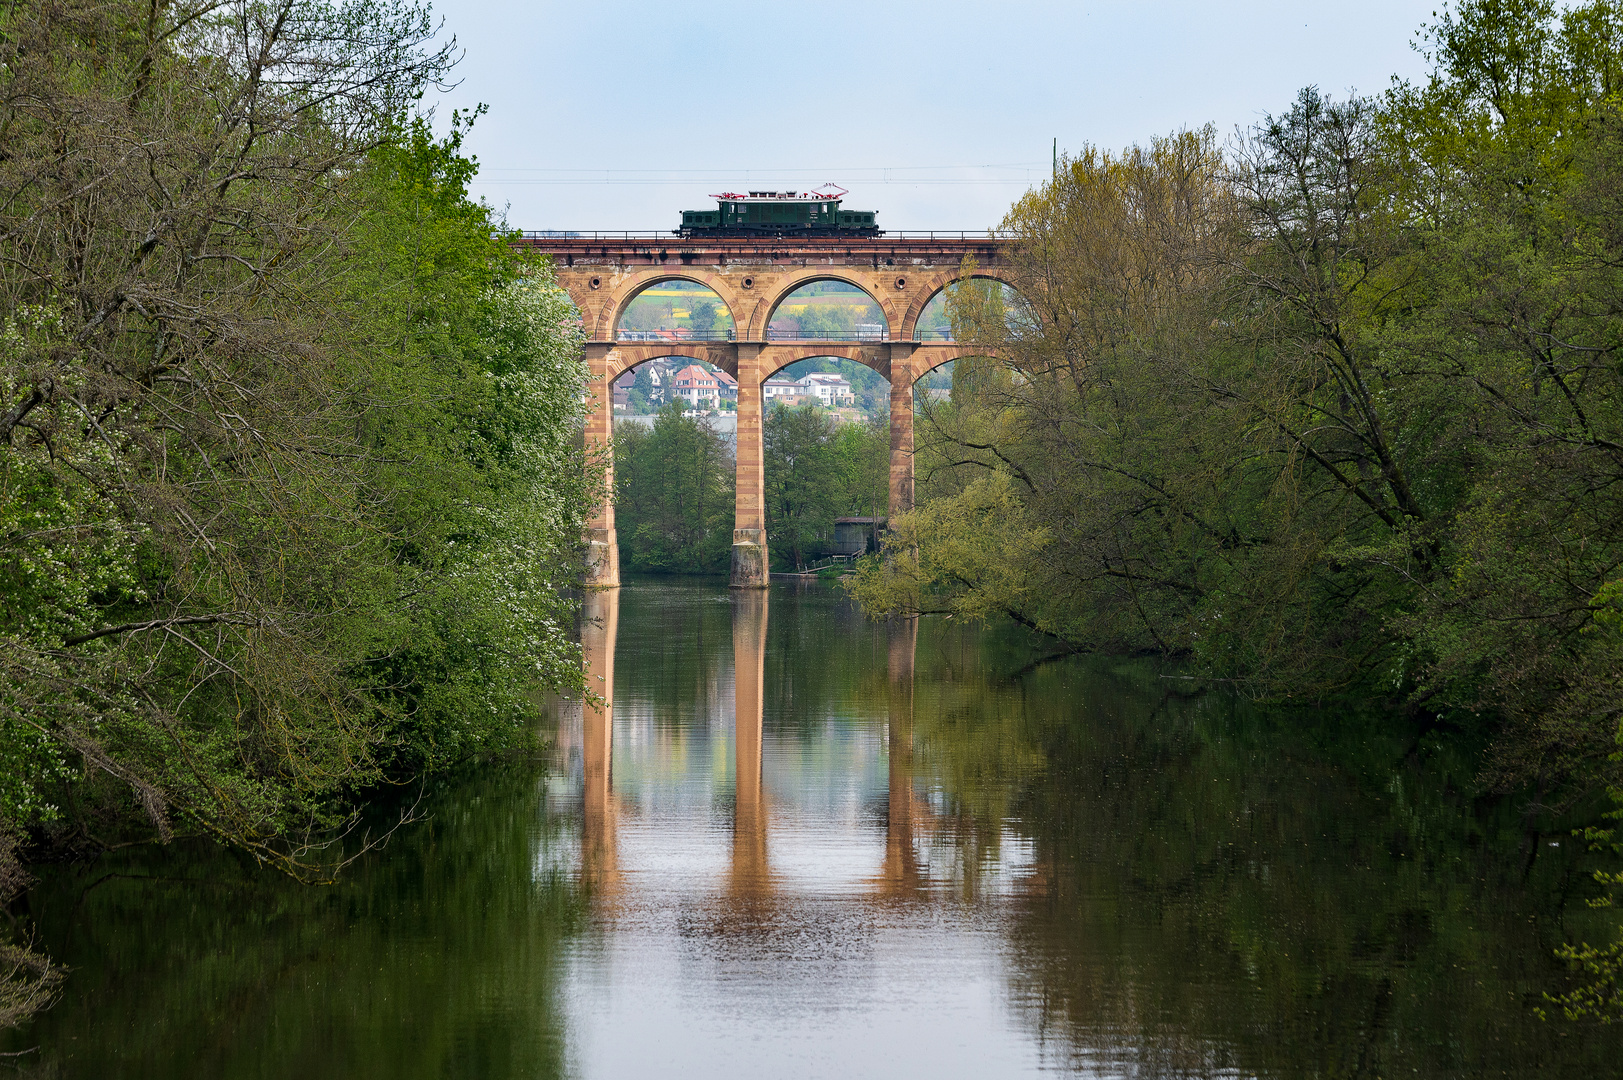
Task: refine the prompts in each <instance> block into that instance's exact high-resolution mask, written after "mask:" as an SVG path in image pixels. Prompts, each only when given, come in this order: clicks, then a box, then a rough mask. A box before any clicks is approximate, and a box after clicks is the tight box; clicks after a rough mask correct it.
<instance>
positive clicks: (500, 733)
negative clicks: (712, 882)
mask: <svg viewBox="0 0 1623 1080" xmlns="http://www.w3.org/2000/svg"><path fill="white" fill-rule="evenodd" d="M452 59H453V51H452V48H451V46H450V45H446V44H441V43H439V42H437V41H436V39H435V36H434V26H433V23H432V22H431V20H430V18H429V15H428V12H427V9H426V8H422V7H418V6H414V5H412V4H410V3H397V2H394V0H341V2H339V3H336V4H326V3H292V2H288V3H270V4H247V5H220V4H215V3H210V2H207V0H200V2H195V3H193V2H183V3H174V4H151V5H149V4H137V3H130V2H125V0H106V2H79V0H68V2H64V3H49V4H44V3H40V4H36V3H23V4H15V5H10V6H8V7H7V8H6V10H5V12H4V13H3V14H0V131H3V135H0V139H3V143H4V153H3V154H0V188H3V189H4V192H5V196H4V200H3V205H0V249H3V256H4V257H3V258H0V320H3V321H0V381H3V392H4V395H5V396H4V401H3V402H0V537H3V540H0V665H3V673H0V884H3V885H4V887H5V890H6V895H7V897H8V898H9V897H10V896H11V895H13V894H14V893H15V892H16V891H17V890H18V889H19V887H20V886H22V884H23V883H24V880H25V879H24V875H23V872H22V870H21V869H20V868H19V866H18V863H17V861H16V852H17V850H18V845H19V844H22V843H25V842H26V843H31V844H32V846H33V848H34V850H35V851H36V852H37V853H39V854H54V855H60V854H93V853H95V852H98V851H105V850H108V849H111V848H116V847H119V846H121V845H125V844H129V843H133V842H141V841H147V840H153V839H162V840H167V839H169V838H170V837H171V836H176V835H182V834H204V835H208V836H212V837H215V838H217V839H218V840H219V841H221V842H223V843H226V844H229V845H233V846H235V847H237V848H239V849H241V850H243V851H246V852H248V853H251V854H252V855H253V857H255V858H256V859H258V860H259V861H261V862H263V863H268V864H271V865H274V866H276V867H279V868H280V869H282V870H284V871H287V872H288V873H291V874H293V875H295V876H298V877H302V878H307V879H314V880H322V879H326V878H328V877H330V876H331V875H332V874H333V873H334V872H335V870H336V869H337V866H336V862H337V861H338V860H339V859H340V858H341V857H342V855H341V854H340V853H341V852H343V853H347V854H348V855H353V854H354V853H355V850H356V848H357V846H359V845H360V844H361V843H362V838H361V837H359V836H356V835H349V836H347V837H345V838H344V839H343V840H342V841H338V840H337V839H336V838H338V837H340V836H342V835H343V834H344V831H345V825H346V823H347V822H348V821H350V820H351V814H352V813H353V812H354V811H355V809H356V808H357V807H358V806H359V805H361V803H362V802H363V800H364V797H365V793H366V792H368V791H371V790H376V789H378V788H379V787H380V786H394V785H401V784H410V783H413V782H415V781H417V780H418V779H420V778H421V777H423V776H424V775H426V774H428V773H431V772H435V771H438V770H443V769H446V768H449V767H451V766H453V765H455V764H456V763H458V762H461V761H465V760H468V759H470V758H471V757H474V756H476V755H480V754H485V753H489V752H494V751H497V750H500V749H502V748H503V747H505V746H507V745H509V744H510V743H511V742H512V741H513V740H514V739H515V736H516V735H517V734H518V733H520V732H521V731H522V732H525V733H526V734H527V727H526V725H527V724H528V722H529V721H530V719H531V717H532V716H533V711H534V709H533V695H534V693H535V691H536V690H537V688H538V687H560V686H569V685H574V684H575V683H576V682H577V681H578V679H579V662H578V658H577V650H576V647H575V646H574V645H573V644H572V643H571V640H570V636H569V631H570V629H571V626H572V609H571V607H570V605H569V603H568V602H567V601H566V599H565V595H566V594H565V593H564V592H563V586H565V585H567V584H568V583H569V582H571V581H573V580H575V579H576V576H577V570H576V567H577V566H578V563H579V553H578V537H579V536H580V532H581V527H582V515H583V512H584V511H585V509H586V508H587V505H588V502H589V499H590V495H591V492H590V490H589V488H588V485H587V483H586V481H585V479H584V478H585V477H586V475H587V471H586V468H585V463H584V461H583V460H582V452H581V450H580V449H579V439H578V429H579V417H578V412H579V409H580V400H581V392H582V389H583V385H584V379H585V371H584V367H583V364H582V363H581V360H580V339H579V331H578V328H577V327H576V326H575V325H574V323H573V322H572V321H571V320H572V318H573V309H572V307H571V306H570V305H569V303H568V301H567V298H566V297H565V296H564V295H563V294H562V293H561V291H559V290H557V289H554V288H551V287H550V286H549V279H548V270H547V267H546V266H545V265H542V264H535V263H527V262H525V261H523V260H521V259H520V258H518V257H517V256H515V255H514V254H512V253H511V252H510V251H509V250H508V247H507V245H506V244H505V243H504V242H503V241H502V239H501V238H500V235H499V228H498V226H499V224H500V223H499V222H497V221H494V220H493V219H492V217H491V214H490V211H489V209H488V208H486V207H485V206H482V205H479V204H475V203H473V202H471V201H470V200H469V198H468V197H467V194H466V190H465V185H466V182H467V180H468V179H469V178H470V177H471V176H472V174H473V169H474V165H473V163H472V162H471V161H469V160H467V159H465V158H464V157H462V156H461V154H460V153H459V147H460V144H461V139H462V136H463V133H464V132H465V131H466V130H467V126H468V124H470V123H471V122H472V120H473V117H469V116H459V117H456V118H454V120H453V123H452V125H451V133H450V135H449V137H447V138H445V139H436V138H435V137H434V136H433V134H432V133H431V130H430V127H429V124H428V122H427V120H426V119H425V118H424V117H422V116H421V115H419V114H417V113H414V112H413V108H414V103H415V102H416V101H417V100H418V99H419V97H420V95H421V94H422V92H423V91H424V90H425V89H427V88H429V87H431V86H432V85H434V84H435V83H437V82H438V81H440V80H441V79H443V78H444V77H445V75H446V73H447V71H448V69H449V67H450V65H451V62H452ZM16 929H17V935H16V937H15V939H14V941H13V942H12V943H10V944H8V945H6V947H5V954H4V957H3V962H4V968H5V969H6V970H9V972H10V978H9V980H8V981H7V982H6V983H5V985H4V987H3V989H0V993H3V994H4V999H3V1000H0V1021H15V1020H16V1019H17V1018H18V1017H20V1016H22V1015H25V1014H27V1013H28V1012H29V1011H31V1010H33V1009H35V1008H37V1007H38V1006H39V1005H40V1004H41V1003H43V1002H44V1001H46V1000H48V999H49V997H50V994H51V991H52V987H53V985H54V984H55V982H56V980H57V975H58V973H57V972H56V971H55V970H54V968H53V967H52V965H51V962H50V961H49V960H48V959H47V958H46V957H44V956H41V955H39V954H38V953H36V952H34V951H31V950H30V949H29V948H28V944H29V937H28V931H27V926H26V923H24V924H21V925H18V926H17V927H16Z"/></svg>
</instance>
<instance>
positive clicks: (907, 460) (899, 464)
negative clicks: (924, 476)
mask: <svg viewBox="0 0 1623 1080" xmlns="http://www.w3.org/2000/svg"><path fill="white" fill-rule="evenodd" d="M913 381H914V375H913V345H912V343H910V342H900V341H898V342H892V343H891V346H890V517H891V519H894V518H895V517H896V515H897V514H904V513H906V512H907V511H909V510H911V509H913Z"/></svg>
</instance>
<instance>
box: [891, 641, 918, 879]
mask: <svg viewBox="0 0 1623 1080" xmlns="http://www.w3.org/2000/svg"><path fill="white" fill-rule="evenodd" d="M887 626H888V628H889V632H890V633H889V637H890V641H889V657H888V663H887V665H886V666H887V668H888V671H887V674H888V675H889V684H890V685H889V690H888V695H887V701H888V704H889V711H890V720H889V726H888V732H887V734H888V736H889V737H888V739H887V740H886V741H887V743H888V751H887V756H888V758H889V781H890V790H889V794H888V796H887V800H886V801H887V810H888V813H887V814H886V822H885V863H884V866H883V868H882V869H881V871H880V889H881V891H883V892H886V893H890V894H893V895H909V894H913V893H916V892H919V891H920V890H921V889H922V888H923V885H924V880H923V875H922V873H921V872H920V869H919V864H918V855H917V852H916V850H915V848H914V826H915V824H917V819H918V806H917V802H916V800H915V798H914V795H913V660H914V657H915V655H916V654H917V651H918V642H919V620H918V619H917V617H915V618H911V619H893V620H891V622H889V623H888V624H887Z"/></svg>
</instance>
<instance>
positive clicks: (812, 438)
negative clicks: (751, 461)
mask: <svg viewBox="0 0 1623 1080" xmlns="http://www.w3.org/2000/svg"><path fill="white" fill-rule="evenodd" d="M834 430H835V425H834V420H833V418H832V417H830V416H829V414H828V413H827V412H825V411H824V410H822V409H819V408H816V407H815V406H812V405H802V406H799V407H798V408H793V409H790V408H786V407H784V406H782V405H777V406H775V407H773V409H772V410H771V411H770V412H768V413H767V414H766V420H765V422H764V423H763V424H762V454H763V456H764V458H765V465H766V525H767V535H768V537H770V539H771V544H772V547H771V550H772V552H773V553H774V556H775V557H776V558H779V559H780V560H785V561H786V562H787V565H790V566H793V567H795V568H797V569H799V568H803V567H804V566H805V565H806V559H807V556H808V555H810V554H811V553H812V552H814V551H815V550H816V549H817V547H818V546H819V545H820V544H821V543H822V542H823V541H825V540H826V539H827V538H828V537H829V536H830V535H831V534H832V531H833V526H834V518H835V516H836V515H835V510H834V504H835V497H836V495H837V493H838V491H839V476H838V464H837V461H836V458H835V455H834Z"/></svg>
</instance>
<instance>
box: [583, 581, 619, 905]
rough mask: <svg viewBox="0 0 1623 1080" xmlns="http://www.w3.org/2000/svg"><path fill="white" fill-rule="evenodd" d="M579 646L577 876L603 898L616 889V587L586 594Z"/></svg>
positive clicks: (617, 596)
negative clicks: (581, 784) (581, 775)
mask: <svg viewBox="0 0 1623 1080" xmlns="http://www.w3.org/2000/svg"><path fill="white" fill-rule="evenodd" d="M581 616H582V617H581V632H580V644H581V652H582V653H583V654H584V667H585V674H586V692H587V694H588V695H595V696H596V697H597V698H601V699H602V700H601V702H599V701H596V700H594V698H593V697H592V696H588V697H587V698H585V699H584V700H583V701H582V702H581V739H582V758H583V761H584V766H585V768H584V772H585V791H584V796H583V800H582V819H583V822H582V836H581V877H582V879H583V880H585V881H587V882H589V883H590V884H591V885H592V886H593V888H594V889H595V890H597V891H599V892H600V893H601V894H602V895H604V896H612V895H613V894H614V893H615V892H616V891H618V887H619V879H620V868H619V858H618V851H617V845H616V828H617V825H618V821H617V807H616V805H615V799H614V644H615V637H616V635H617V634H618V632H619V623H620V590H619V589H593V590H590V591H588V592H587V594H586V600H585V604H584V610H583V611H582V613H581Z"/></svg>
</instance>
